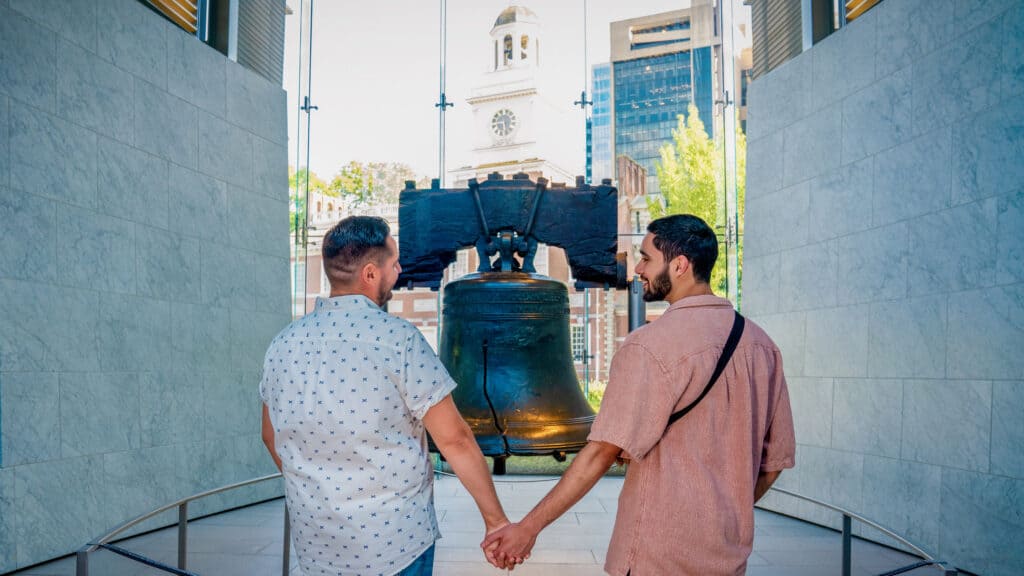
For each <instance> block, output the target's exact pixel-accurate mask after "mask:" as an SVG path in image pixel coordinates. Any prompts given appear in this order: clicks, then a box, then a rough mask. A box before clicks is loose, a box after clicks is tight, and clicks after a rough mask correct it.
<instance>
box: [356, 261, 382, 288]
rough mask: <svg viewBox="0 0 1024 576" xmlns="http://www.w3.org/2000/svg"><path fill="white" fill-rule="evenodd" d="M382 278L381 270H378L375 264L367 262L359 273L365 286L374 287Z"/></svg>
mask: <svg viewBox="0 0 1024 576" xmlns="http://www.w3.org/2000/svg"><path fill="white" fill-rule="evenodd" d="M379 278H380V269H379V268H377V265H376V264H375V263H373V262H372V261H371V262H367V263H366V264H363V268H362V270H360V271H359V280H360V281H361V282H362V283H363V284H368V285H372V284H374V283H375V282H376V281H377V280H378V279H379Z"/></svg>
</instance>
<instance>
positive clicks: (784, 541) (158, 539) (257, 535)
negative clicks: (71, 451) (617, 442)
mask: <svg viewBox="0 0 1024 576" xmlns="http://www.w3.org/2000/svg"><path fill="white" fill-rule="evenodd" d="M554 480H555V479H551V478H543V477H541V478H538V477H521V476H517V477H509V478H508V479H507V480H505V479H501V481H499V482H498V483H497V487H498V495H499V496H500V497H501V500H502V503H503V504H504V505H505V508H506V511H507V512H508V514H509V516H510V517H511V518H513V519H516V518H519V517H521V516H522V515H523V514H525V513H526V512H527V511H528V510H529V509H530V508H531V507H533V505H534V504H536V502H537V501H538V500H540V498H541V497H542V496H543V495H544V494H546V493H547V491H548V490H550V489H551V487H552V486H553V485H554ZM621 488H622V478H612V477H608V478H604V479H602V480H601V481H600V482H599V483H598V484H597V486H595V487H594V489H593V490H591V492H590V493H589V494H588V495H587V496H586V497H584V498H583V500H581V501H580V502H579V503H578V504H577V505H576V506H574V507H573V508H572V510H570V512H569V513H567V514H566V515H565V516H563V517H562V518H560V519H559V520H557V521H556V522H555V523H554V524H552V525H551V526H549V527H548V528H547V529H546V530H545V531H544V532H542V533H541V535H540V538H539V539H538V541H537V545H536V547H535V548H534V551H533V555H532V557H531V558H530V560H529V561H527V563H526V564H523V565H522V566H520V567H519V568H517V569H516V570H515V574H517V575H519V576H536V575H548V574H550V575H557V576H591V575H594V576H599V575H601V574H604V572H603V570H602V568H601V567H602V565H603V564H604V556H605V551H606V549H607V546H608V539H609V537H610V536H611V530H612V524H613V520H614V518H615V510H616V506H617V503H618V500H617V499H618V494H619V491H620V490H621ZM435 499H436V507H437V514H438V520H439V522H440V524H441V531H442V533H443V534H444V537H443V538H442V539H441V540H440V541H439V542H438V544H437V551H436V556H435V563H434V573H435V574H437V575H438V576H470V575H473V576H476V575H488V574H501V573H503V571H500V570H496V569H494V568H492V567H491V566H490V565H488V564H486V563H485V561H484V559H483V555H482V553H481V552H480V548H479V542H480V540H481V539H482V537H483V522H482V521H481V519H480V515H479V514H478V513H477V511H476V508H475V506H474V504H473V501H472V499H470V497H469V496H468V494H467V493H466V491H465V490H464V489H463V488H462V485H461V484H459V482H458V480H457V479H455V478H451V477H439V478H438V479H437V482H436V484H435ZM283 512H284V503H283V500H280V499H278V500H273V501H270V502H265V503H263V504H258V505H255V506H250V507H248V508H244V509H240V510H235V511H232V512H228V513H225V514H219V515H217V516H212V517H209V518H204V519H202V520H197V521H194V522H192V523H190V524H189V542H188V547H189V548H188V550H189V554H188V562H189V565H188V568H189V570H190V571H192V572H195V573H197V574H201V575H202V576H262V575H267V576H276V575H278V574H281V549H282V518H283ZM755 519H756V520H755V521H756V528H755V537H754V551H753V553H752V554H751V556H750V562H749V564H748V569H747V574H748V575H750V576H811V575H815V576H817V575H828V574H840V573H841V570H840V558H841V539H840V536H839V534H838V533H836V532H834V531H832V530H827V529H824V528H820V527H818V526H814V525H812V524H807V523H805V522H801V521H799V520H794V519H792V518H788V517H785V516H780V515H778V514H773V513H771V512H766V511H763V510H758V511H756V515H755ZM176 539H177V533H176V531H175V530H174V529H167V530H162V531H159V532H154V533H151V534H147V535H144V536H140V537H137V538H133V539H131V540H127V541H124V542H121V543H120V545H121V546H122V547H125V548H128V549H130V550H132V551H135V552H138V553H140V554H144V555H146V556H149V557H151V558H153V559H156V560H158V561H161V562H166V563H168V564H172V565H173V562H174V560H175V558H176V557H177V555H176V548H175V546H176ZM915 561H916V558H914V557H912V556H909V555H906V554H902V553H900V552H896V551H894V550H891V549H889V548H884V547H881V546H876V545H874V544H870V543H867V542H863V541H860V540H854V547H853V574H854V575H857V576H866V575H871V574H880V573H883V572H886V571H889V570H893V569H895V568H898V567H901V566H906V565H909V564H912V563H913V562H915ZM292 567H293V570H292V574H293V575H294V574H297V573H298V571H297V570H296V569H295V562H294V559H293V561H292ZM90 569H91V570H90V573H91V575H92V576H143V575H145V576H156V575H161V574H166V573H165V572H161V571H158V570H156V569H153V568H149V567H146V566H144V565H141V564H137V563H135V562H132V561H130V560H127V559H124V558H121V557H119V556H117V555H115V554H113V553H111V552H107V551H100V552H98V553H96V554H94V555H93V556H92V559H91V562H90ZM74 573H75V564H74V559H73V558H64V559H62V560H58V561H55V562H51V563H49V564H45V565H41V566H37V567H35V568H31V569H28V570H24V571H21V572H16V573H15V574H17V575H18V576H73V575H74ZM909 574H912V575H916V576H924V575H928V574H938V571H937V570H935V569H934V568H919V569H918V570H915V571H913V572H910V573H909Z"/></svg>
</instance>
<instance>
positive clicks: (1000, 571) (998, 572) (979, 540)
mask: <svg viewBox="0 0 1024 576" xmlns="http://www.w3.org/2000/svg"><path fill="white" fill-rule="evenodd" d="M1022 519H1024V481H1022V480H1019V479H1012V478H1003V477H1000V476H990V475H987V474H978V473H975V472H969V471H964V470H956V469H953V468H944V469H943V470H942V508H941V515H940V520H941V521H940V523H939V525H940V530H941V532H940V534H939V543H940V544H939V546H940V550H942V552H943V554H944V555H945V556H946V557H949V558H955V559H956V561H957V563H958V564H959V565H961V566H969V567H970V568H969V569H970V570H971V571H973V572H977V573H978V574H985V575H986V576H1012V575H1015V574H1020V570H1021V566H1024V549H1022V548H1021V546H1020V543H1021V542H1022V541H1024V521H1022Z"/></svg>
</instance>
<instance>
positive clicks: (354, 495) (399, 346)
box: [260, 296, 455, 576]
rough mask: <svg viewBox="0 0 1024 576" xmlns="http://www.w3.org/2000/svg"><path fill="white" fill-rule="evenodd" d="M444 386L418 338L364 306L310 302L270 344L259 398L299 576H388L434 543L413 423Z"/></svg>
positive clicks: (361, 301)
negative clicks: (267, 417)
mask: <svg viewBox="0 0 1024 576" xmlns="http://www.w3.org/2000/svg"><path fill="white" fill-rule="evenodd" d="M454 388H455V382H454V381H453V380H452V379H451V377H450V376H449V375H448V372H447V371H446V370H445V368H444V366H443V365H442V364H441V362H440V360H438V358H437V356H436V355H435V354H434V351H433V350H432V349H431V348H430V346H429V345H428V344H427V342H426V340H425V339H424V338H423V336H422V335H421V334H420V332H419V330H417V329H416V328H415V327H414V326H413V325H412V324H409V323H408V322H406V321H405V320H402V319H401V318H396V317H394V316H391V315H389V314H387V313H386V312H384V311H382V310H381V309H380V308H379V307H378V306H377V305H375V304H374V303H373V302H372V301H370V299H368V298H366V297H364V296H340V297H336V298H331V299H324V298H320V299H318V300H317V302H316V308H315V309H314V310H313V312H311V313H310V314H307V315H306V316H305V317H303V318H301V319H299V320H296V321H295V322H292V323H291V324H290V325H289V326H288V327H287V328H285V329H284V330H283V331H282V332H281V333H280V334H278V335H277V337H275V338H274V340H273V342H271V343H270V348H269V349H268V350H267V355H266V358H265V360H264V364H263V376H262V378H261V380H260V396H261V397H262V398H263V402H264V403H265V404H266V405H267V407H268V409H269V413H270V420H271V423H272V424H273V427H274V441H275V448H276V449H277V453H278V456H280V458H281V465H282V468H283V471H284V478H285V496H286V499H287V503H288V511H289V515H290V519H291V525H292V541H293V543H294V546H295V552H296V555H297V556H298V560H299V565H300V567H301V568H302V573H303V574H304V575H305V576H321V575H328V574H329V575H331V576H336V575H337V576H340V575H344V576H350V575H353V576H354V575H374V576H376V575H380V576H389V575H391V574H395V573H397V572H399V571H401V570H402V569H403V568H405V567H406V566H408V565H409V564H411V563H412V562H413V560H415V559H416V558H417V557H418V556H419V555H420V554H422V553H423V552H424V551H426V549H427V548H429V547H430V546H431V545H432V544H433V543H434V540H436V539H437V538H438V537H439V536H440V534H439V532H438V529H437V520H436V518H435V515H434V502H433V470H432V467H431V463H430V460H429V457H428V454H427V441H426V434H425V432H424V427H423V421H422V418H423V416H424V415H425V414H426V413H427V410H428V409H429V408H430V407H431V406H433V405H435V404H437V403H438V402H440V401H441V400H443V399H444V397H445V396H447V395H448V394H449V393H451V391H452V390H453V389H454Z"/></svg>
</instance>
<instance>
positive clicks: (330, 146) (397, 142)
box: [284, 0, 689, 179]
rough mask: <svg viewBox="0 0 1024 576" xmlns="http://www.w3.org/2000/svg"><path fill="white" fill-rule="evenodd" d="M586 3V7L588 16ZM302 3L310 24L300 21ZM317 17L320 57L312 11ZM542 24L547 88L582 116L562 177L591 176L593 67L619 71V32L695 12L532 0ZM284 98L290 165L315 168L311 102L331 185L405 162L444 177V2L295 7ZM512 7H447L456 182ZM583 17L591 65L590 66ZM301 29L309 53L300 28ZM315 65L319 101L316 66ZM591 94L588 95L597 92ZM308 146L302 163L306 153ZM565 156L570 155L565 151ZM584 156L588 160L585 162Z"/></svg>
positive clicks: (322, 0) (603, 0)
mask: <svg viewBox="0 0 1024 576" xmlns="http://www.w3.org/2000/svg"><path fill="white" fill-rule="evenodd" d="M584 2H586V6H585V7H584ZM300 4H301V8H302V12H301V14H302V16H301V17H300ZM311 4H312V7H313V28H312V39H313V42H312V58H311V59H310V53H309V49H310V47H309V44H308V42H309V37H310V30H309V21H308V11H309V8H310V5H311ZM518 4H519V5H522V6H525V7H527V8H529V9H531V10H532V11H534V12H535V13H536V14H537V17H538V19H539V20H540V25H541V31H540V37H541V49H540V50H541V56H540V62H541V64H540V72H539V77H538V86H539V88H540V91H541V92H542V93H543V96H544V97H545V98H546V99H547V100H549V101H550V102H553V103H556V105H564V110H565V114H574V115H576V116H577V117H578V126H579V129H578V130H573V131H570V132H571V133H568V134H558V135H553V136H552V137H558V138H559V139H561V140H564V146H566V147H567V149H568V150H569V151H570V153H568V154H567V155H566V157H568V158H569V160H568V161H567V162H565V164H568V165H564V166H563V167H564V168H565V169H567V170H569V172H570V173H573V174H580V175H582V174H583V172H584V160H585V157H584V145H585V118H584V115H583V112H582V111H581V110H580V109H579V107H574V106H573V101H575V100H578V99H579V95H580V92H581V91H582V90H583V89H584V86H585V82H587V81H588V76H587V74H585V66H592V65H593V64H598V63H602V62H608V60H609V23H610V22H612V21H617V20H624V19H627V18H634V17H637V16H643V15H647V14H656V13H659V12H667V11H670V10H676V9H680V8H687V7H689V0H629V1H625V0H530V1H527V2H520V3H518ZM288 5H289V7H290V8H291V9H292V11H293V12H294V14H292V15H290V16H288V17H287V18H286V38H285V69H284V88H285V90H287V91H288V104H289V107H288V123H289V164H290V165H292V166H295V165H299V166H304V165H306V152H305V145H306V139H307V133H306V114H305V113H302V112H299V111H298V110H297V108H298V106H299V101H298V94H299V91H300V87H299V81H300V74H299V62H300V58H301V65H302V73H301V82H302V85H301V93H302V95H303V96H305V95H306V94H307V93H308V94H311V96H312V98H311V104H312V105H314V106H317V107H318V109H317V110H315V111H313V112H312V113H311V123H310V130H309V134H308V136H309V142H310V152H309V161H308V164H309V166H310V168H311V169H312V170H313V172H315V173H317V174H318V175H319V176H320V177H322V178H325V179H329V178H330V177H331V176H333V175H334V174H335V173H336V172H337V171H338V170H339V169H340V168H341V167H342V166H343V165H344V164H346V163H348V162H349V161H351V160H356V161H360V162H402V163H405V164H408V165H409V166H411V167H412V168H413V170H414V171H415V172H416V173H417V175H418V176H420V177H423V176H428V177H432V178H434V177H437V174H438V168H439V163H438V149H439V145H438V140H439V119H438V116H439V114H438V110H437V108H436V107H435V106H434V104H435V103H436V102H437V101H438V99H439V96H438V95H439V93H440V38H441V34H440V26H439V24H440V7H441V0H376V1H375V2H366V1H361V0H288ZM510 5H514V4H513V2H510V1H509V0H447V24H448V25H447V30H448V35H447V60H446V80H447V82H446V89H445V93H446V95H447V99H448V101H450V102H453V103H454V104H455V106H454V107H453V108H449V109H448V112H447V114H446V115H447V119H446V143H447V146H446V164H445V167H446V171H447V170H450V169H451V168H455V167H459V166H464V165H469V164H471V163H472V156H471V152H470V149H471V147H472V125H471V120H472V115H471V107H470V106H469V104H467V103H466V101H465V99H466V98H467V97H468V96H469V94H470V91H471V90H472V88H473V87H474V86H477V85H480V84H482V83H484V74H485V73H486V72H487V71H488V67H489V64H490V63H491V62H492V59H493V53H492V47H491V44H490V36H489V33H490V30H491V27H492V26H493V24H494V20H495V18H497V16H498V14H500V13H501V11H502V10H504V9H505V8H506V7H508V6H510ZM584 8H585V9H586V14H587V18H586V22H587V24H586V27H587V33H586V38H587V43H586V44H587V50H586V52H587V53H588V59H587V60H586V61H585V60H584V52H585V50H584ZM300 22H301V24H302V30H301V34H302V43H301V54H300V44H299V34H300V30H299V25H300ZM310 60H312V72H313V73H312V82H311V90H310V89H308V88H307V73H306V70H307V67H308V66H309V62H310ZM586 89H587V91H588V93H589V92H590V88H589V85H588V86H587V88H586ZM297 141H298V142H300V143H301V156H300V157H298V162H296V160H297V156H296V154H297V147H296V142H297ZM560 146H561V144H560ZM576 151H578V153H577V152H576Z"/></svg>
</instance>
